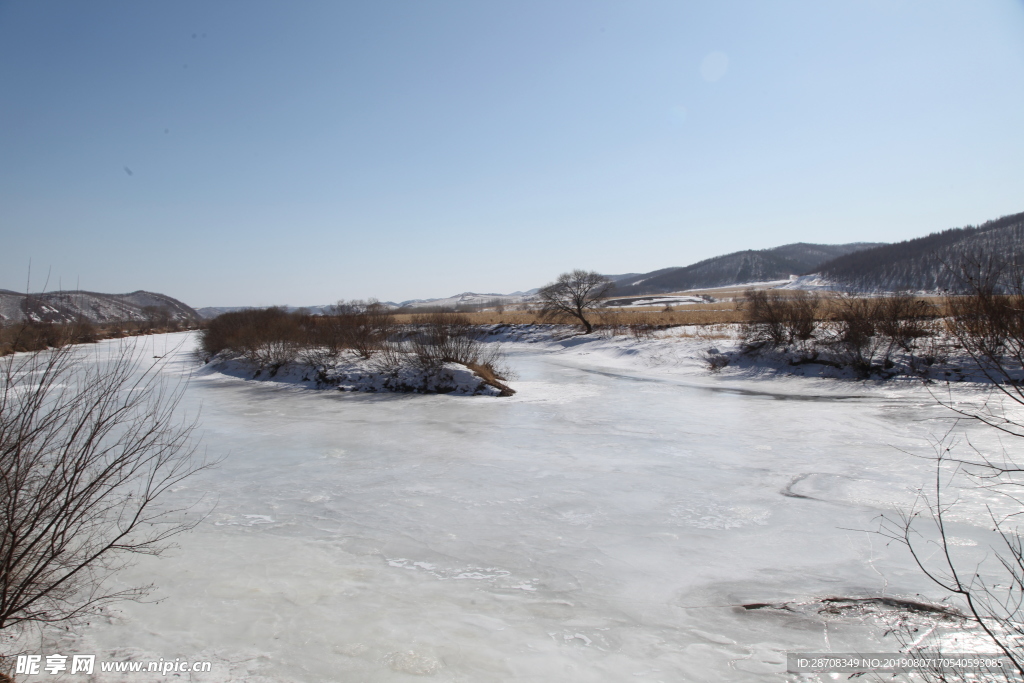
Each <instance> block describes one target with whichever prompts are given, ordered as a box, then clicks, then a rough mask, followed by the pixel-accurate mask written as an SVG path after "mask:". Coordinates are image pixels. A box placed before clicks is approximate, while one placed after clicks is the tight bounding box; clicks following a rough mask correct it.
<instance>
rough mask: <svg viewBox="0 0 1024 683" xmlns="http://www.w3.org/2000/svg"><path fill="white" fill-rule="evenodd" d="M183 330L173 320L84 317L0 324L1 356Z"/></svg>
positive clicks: (182, 327)
mask: <svg viewBox="0 0 1024 683" xmlns="http://www.w3.org/2000/svg"><path fill="white" fill-rule="evenodd" d="M183 329H190V328H188V327H184V326H182V325H180V324H179V323H177V322H176V321H174V320H165V321H162V322H160V323H158V322H154V321H119V322H112V323H93V322H91V321H89V320H87V319H85V318H82V319H80V320H77V321H75V322H70V323H68V322H39V321H25V322H16V323H7V324H0V356H5V355H7V354H9V353H18V352H24V351H44V350H46V349H55V348H60V347H62V346H66V345H68V344H92V343H95V342H98V341H100V340H102V339H117V338H121V337H131V336H136V335H142V334H159V333H163V332H179V331H181V330H183Z"/></svg>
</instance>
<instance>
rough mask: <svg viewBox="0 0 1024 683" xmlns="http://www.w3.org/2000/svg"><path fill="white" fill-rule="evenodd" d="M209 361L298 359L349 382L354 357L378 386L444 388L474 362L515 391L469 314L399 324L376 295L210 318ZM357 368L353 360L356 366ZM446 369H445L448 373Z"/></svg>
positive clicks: (267, 369) (271, 370) (260, 363)
mask: <svg viewBox="0 0 1024 683" xmlns="http://www.w3.org/2000/svg"><path fill="white" fill-rule="evenodd" d="M200 349H201V352H202V354H203V360H204V361H207V362H208V361H210V360H211V359H213V358H214V357H217V358H219V359H220V360H227V359H239V358H241V359H245V360H246V361H247V362H248V363H249V364H250V365H251V366H252V367H253V369H254V376H257V377H258V376H266V377H275V376H277V375H278V373H279V372H280V371H281V369H282V368H284V367H286V366H293V365H294V366H299V367H301V368H302V369H303V370H302V372H305V373H307V374H308V375H309V376H310V377H312V378H314V379H315V380H316V381H317V383H318V384H319V385H321V386H345V384H344V383H345V382H346V381H348V380H349V375H351V374H352V372H357V371H356V370H351V371H350V372H342V373H339V372H338V369H339V367H341V366H342V365H345V364H346V363H347V364H348V365H349V366H351V362H352V361H359V363H358V364H357V366H358V368H360V369H361V370H359V371H358V372H359V374H360V376H362V375H363V374H373V375H376V376H372V377H366V378H365V379H366V380H367V382H369V383H364V385H365V386H367V387H379V390H391V391H418V392H421V393H445V389H446V388H450V387H454V386H456V383H454V379H451V381H449V380H447V379H445V378H446V377H454V375H453V373H452V369H451V367H450V366H451V365H453V364H454V365H459V366H462V367H464V368H467V369H469V370H470V371H471V372H473V373H474V374H475V375H476V376H477V377H479V380H480V382H483V383H484V384H486V385H488V386H491V387H494V388H495V389H497V390H498V391H499V394H500V395H504V396H508V395H511V394H512V393H514V392H513V391H512V389H510V388H509V387H508V386H506V385H505V384H504V383H503V381H504V380H506V379H507V377H508V376H509V371H508V370H507V368H505V366H504V363H503V355H502V351H501V349H500V347H498V345H496V344H484V343H483V342H482V341H481V334H480V331H479V328H478V327H476V326H474V325H471V324H470V323H469V320H468V319H467V318H466V316H465V315H463V314H460V313H454V312H437V313H428V314H423V315H418V316H414V317H413V319H412V322H411V323H407V324H403V325H399V324H398V323H396V322H395V319H394V316H393V315H392V314H391V312H390V311H389V310H388V309H387V308H386V307H385V306H383V305H381V304H378V303H376V302H370V303H363V302H354V303H349V304H339V305H338V306H335V307H334V308H333V310H332V311H330V312H328V313H327V314H325V315H308V314H303V313H301V312H290V311H286V310H284V309H282V308H266V309H251V310H244V311H236V312H231V313H225V314H223V315H221V316H218V317H217V318H214V319H213V320H211V321H209V323H208V324H207V326H206V329H204V330H203V332H202V334H201V337H200ZM353 367H355V366H353ZM446 373H447V374H446Z"/></svg>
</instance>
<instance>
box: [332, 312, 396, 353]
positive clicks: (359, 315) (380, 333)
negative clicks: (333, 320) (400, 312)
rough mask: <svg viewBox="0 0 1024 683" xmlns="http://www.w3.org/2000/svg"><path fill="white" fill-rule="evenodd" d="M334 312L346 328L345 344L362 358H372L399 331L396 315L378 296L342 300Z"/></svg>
mask: <svg viewBox="0 0 1024 683" xmlns="http://www.w3.org/2000/svg"><path fill="white" fill-rule="evenodd" d="M332 315H335V316H337V317H338V318H339V321H340V323H341V328H342V329H343V330H344V340H343V344H344V345H345V346H346V347H347V348H350V349H352V350H354V351H355V352H356V353H357V354H359V356H361V357H362V358H370V357H372V356H373V354H375V353H376V352H377V351H379V350H380V349H381V348H382V346H383V345H384V342H385V341H386V340H387V339H388V338H389V337H390V336H391V335H392V334H393V333H394V331H395V318H394V315H393V314H392V312H391V311H390V310H389V309H388V307H387V306H385V305H384V304H382V303H380V302H379V301H377V300H376V299H370V300H369V301H349V302H338V305H337V306H335V308H334V310H333V311H332Z"/></svg>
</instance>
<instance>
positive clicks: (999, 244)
mask: <svg viewBox="0 0 1024 683" xmlns="http://www.w3.org/2000/svg"><path fill="white" fill-rule="evenodd" d="M964 255H980V256H995V257H998V258H1001V259H1004V260H1007V261H1011V262H1013V261H1015V262H1016V263H1018V264H1021V265H1024V213H1017V214H1013V215H1010V216H1003V217H1002V218H997V219H996V220H993V221H988V222H987V223H984V224H982V225H979V226H977V227H973V226H967V227H964V228H952V229H950V230H943V231H942V232H934V233H932V234H930V235H926V236H924V237H918V238H916V239H912V240H906V241H904V242H898V243H896V244H886V245H882V246H877V247H874V248H872V249H866V250H863V251H858V252H856V253H851V254H845V255H842V256H839V257H837V258H834V259H832V260H830V261H827V262H825V263H822V264H821V265H820V266H818V267H816V268H811V269H808V271H812V270H813V271H814V273H815V274H816V275H820V276H821V277H822V278H823V279H825V280H827V281H830V282H832V283H835V285H837V286H839V287H842V288H844V289H851V290H856V291H898V290H912V291H922V290H923V291H936V290H939V291H941V290H950V291H957V290H958V289H960V286H961V283H960V281H959V279H958V277H957V274H956V264H957V263H958V261H959V260H960V258H961V257H962V256H964Z"/></svg>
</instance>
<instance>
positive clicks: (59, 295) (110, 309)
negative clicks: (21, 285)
mask: <svg viewBox="0 0 1024 683" xmlns="http://www.w3.org/2000/svg"><path fill="white" fill-rule="evenodd" d="M162 316H166V318H167V319H168V320H173V321H176V322H178V323H186V324H187V323H193V322H197V321H198V320H199V319H200V316H199V314H198V313H197V312H196V311H195V310H193V309H192V308H191V307H190V306H188V305H186V304H184V303H182V302H180V301H178V300H177V299H174V298H172V297H169V296H167V295H166V294H157V293H156V292H145V291H141V290H140V291H136V292H130V293H128V294H100V293H98V292H44V293H41V294H21V293H19V292H12V291H10V290H8V289H0V322H4V323H10V322H21V321H24V320H33V321H37V322H74V321H76V320H80V319H85V320H88V321H89V322H93V323H109V322H115V321H119V320H130V321H140V322H141V321H145V320H152V319H154V318H158V317H162Z"/></svg>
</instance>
